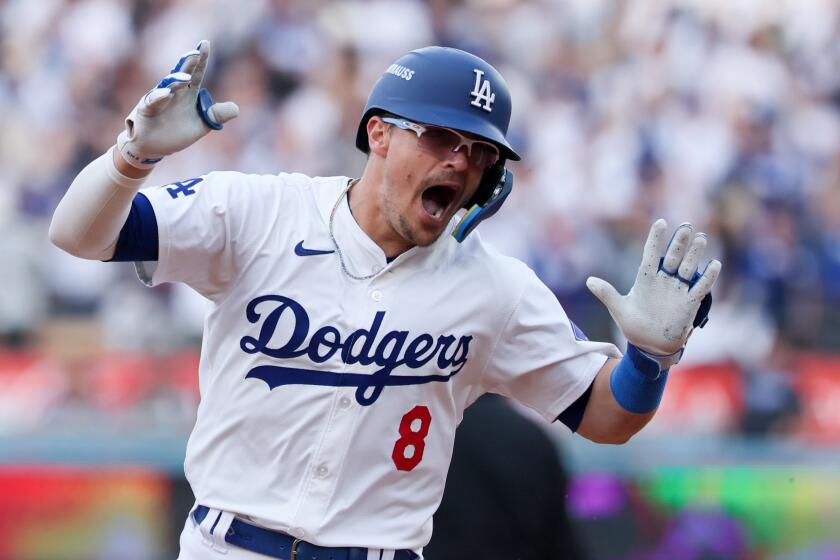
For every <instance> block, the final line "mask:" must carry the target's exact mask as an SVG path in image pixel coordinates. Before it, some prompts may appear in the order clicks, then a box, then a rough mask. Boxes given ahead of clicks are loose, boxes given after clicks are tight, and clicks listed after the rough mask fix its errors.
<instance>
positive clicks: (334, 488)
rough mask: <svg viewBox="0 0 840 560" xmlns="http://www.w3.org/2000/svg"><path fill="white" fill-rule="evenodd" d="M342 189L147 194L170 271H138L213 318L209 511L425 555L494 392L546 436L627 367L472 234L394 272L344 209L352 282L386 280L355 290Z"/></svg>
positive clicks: (235, 178)
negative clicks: (616, 366)
mask: <svg viewBox="0 0 840 560" xmlns="http://www.w3.org/2000/svg"><path fill="white" fill-rule="evenodd" d="M348 180H349V179H348V178H347V177H328V178H310V177H306V176H304V175H299V174H281V175H272V176H257V175H245V174H241V173H234V172H217V173H211V174H209V175H206V176H204V177H201V178H197V179H191V180H188V181H182V182H179V183H175V184H171V185H165V186H163V187H159V188H152V189H146V190H144V191H143V193H144V194H145V195H146V196H147V197H148V198H149V200H150V201H151V203H152V206H153V207H154V210H155V214H156V217H157V222H158V229H159V261H158V264H157V266H156V269H155V270H154V272H153V273H152V274H148V273H147V272H146V271H145V270H144V269H143V267H142V266H141V264H142V263H139V264H138V271H139V272H140V274H141V277H143V276H144V275H145V276H146V278H145V280H146V282H147V283H148V284H150V285H157V284H160V283H161V282H185V283H186V284H188V285H190V286H191V287H193V288H194V289H195V290H197V291H198V292H200V293H201V294H203V295H204V296H206V297H207V298H209V299H210V300H211V301H212V302H213V304H214V305H213V306H212V310H211V311H210V313H209V314H208V316H207V318H206V322H205V327H204V340H203V345H202V351H201V365H200V366H199V386H200V393H201V403H200V405H199V408H198V416H197V421H196V425H195V428H194V430H193V432H192V434H191V436H190V439H189V443H188V446H187V455H186V465H185V470H186V475H187V478H188V480H189V482H190V485H191V486H192V489H193V491H194V493H195V496H196V499H197V500H198V502H199V503H201V504H203V505H206V506H208V507H212V508H216V509H221V510H226V511H230V512H234V513H236V514H237V515H241V516H243V517H247V518H250V519H251V520H252V521H254V522H256V523H257V524H260V525H262V526H265V527H268V528H270V529H275V530H280V531H284V532H286V533H289V534H290V535H292V536H294V537H297V538H301V539H305V540H308V541H310V542H312V543H315V544H318V545H322V546H359V547H377V548H391V549H413V550H415V551H418V552H419V550H420V549H421V548H422V547H423V546H424V545H425V544H426V543H427V542H428V541H429V539H430V538H431V532H432V514H433V513H434V512H435V510H436V509H437V506H438V504H439V502H440V499H441V495H442V493H443V488H444V482H445V478H446V473H447V469H448V467H449V462H450V458H451V455H452V444H453V440H454V436H455V428H456V426H457V425H458V423H459V422H460V420H461V418H462V414H463V412H464V409H465V408H466V407H467V406H468V405H469V404H470V403H472V402H473V401H475V400H476V399H477V398H478V397H479V396H480V395H481V394H482V393H485V392H488V391H492V392H496V393H500V394H502V395H506V396H509V397H512V398H514V399H516V400H517V401H519V402H521V403H523V404H525V405H527V406H529V407H531V408H533V409H534V410H536V411H538V412H539V413H540V414H542V415H543V416H544V417H545V418H546V419H547V420H549V421H551V420H554V419H555V418H556V417H557V416H558V415H559V414H560V413H561V412H563V411H564V410H565V409H566V408H567V407H568V406H569V405H570V404H571V403H572V402H574V401H575V400H576V399H577V398H578V397H579V396H580V395H581V394H582V393H583V392H584V391H585V390H586V389H587V388H588V386H589V385H590V383H591V382H592V380H593V378H594V376H595V374H596V373H597V372H598V370H599V369H600V368H601V366H602V365H603V364H604V362H605V360H606V359H607V357H608V356H613V357H619V356H620V354H619V353H618V351H617V349H616V348H615V347H614V346H613V345H611V344H605V343H598V342H589V341H586V340H581V339H579V338H577V337H576V336H575V332H576V331H575V330H574V329H573V326H572V323H571V322H570V321H569V319H568V318H567V317H566V314H565V313H564V311H563V309H562V308H561V307H560V305H559V303H558V302H557V299H556V298H555V297H554V295H553V294H552V293H551V292H550V291H549V290H548V289H547V288H546V287H545V286H544V285H543V284H542V283H541V282H540V281H539V280H538V279H537V277H536V276H535V274H534V273H533V272H532V271H531V270H530V269H529V268H527V267H526V266H525V265H524V264H522V263H521V262H519V261H517V260H515V259H512V258H509V257H505V256H503V255H500V254H499V253H497V252H495V251H494V250H493V249H492V248H491V247H489V246H488V245H486V244H485V243H483V242H482V240H481V238H480V236H478V235H477V234H476V233H473V234H472V235H471V236H470V237H469V238H468V239H467V240H466V241H464V242H463V243H462V244H459V243H457V242H456V241H455V240H454V239H453V238H452V237H451V236H450V235H449V234H448V232H445V233H444V235H442V236H441V237H440V238H439V239H438V240H437V241H436V242H435V243H434V244H433V245H432V246H429V247H425V248H421V247H415V248H413V249H411V250H409V251H407V252H406V253H404V254H402V255H400V256H399V257H398V258H396V259H395V260H394V261H393V262H391V263H390V264H387V262H386V258H385V255H384V253H383V252H382V250H381V249H380V248H379V247H378V246H377V245H376V244H375V243H374V242H373V241H372V240H371V239H370V238H369V237H367V235H366V234H365V233H364V232H363V231H362V229H361V228H360V227H359V225H358V224H357V223H356V221H355V219H354V218H353V216H352V214H351V213H350V208H349V205H348V203H347V201H346V200H344V201H342V203H341V204H340V206H339V208H338V211H337V212H336V214H335V220H334V222H335V223H334V231H335V238H336V240H337V243H338V245H339V247H340V249H341V251H342V254H343V255H344V258H345V260H346V262H347V267H348V269H349V270H350V271H352V272H353V273H354V274H355V275H358V276H363V275H366V274H369V273H371V272H372V271H377V270H379V269H382V272H381V273H380V274H378V275H376V276H375V277H373V278H371V279H368V280H354V279H352V278H350V277H349V276H347V275H346V274H345V273H344V272H342V269H341V267H340V265H339V257H338V254H337V253H336V252H335V247H334V245H333V242H332V241H331V239H330V235H329V230H328V224H329V219H330V213H331V211H332V209H333V207H334V206H335V204H336V202H337V200H338V198H339V196H340V194H341V192H342V190H343V189H344V188H345V186H346V185H347V184H348ZM454 223H455V222H454V221H453V224H451V225H450V228H451V227H453V226H454ZM383 267H384V268H383ZM577 332H579V331H577ZM580 338H582V337H580ZM486 437H488V438H493V434H492V433H488V434H486Z"/></svg>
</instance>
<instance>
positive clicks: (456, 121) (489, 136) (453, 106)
mask: <svg viewBox="0 0 840 560" xmlns="http://www.w3.org/2000/svg"><path fill="white" fill-rule="evenodd" d="M510 110H511V101H510V92H509V91H508V87H507V84H506V83H505V80H504V79H503V78H502V76H501V74H499V72H498V71H497V70H496V69H495V68H493V67H492V66H490V65H489V64H488V63H487V62H485V61H484V60H482V59H481V58H479V57H477V56H475V55H472V54H470V53H467V52H464V51H461V50H458V49H453V48H447V47H425V48H422V49H417V50H414V51H411V52H410V53H408V54H406V55H404V56H402V57H400V58H399V59H397V61H396V62H394V64H392V65H391V66H389V67H388V69H387V70H386V71H385V73H384V74H382V77H381V78H379V81H378V82H376V85H374V87H373V91H371V93H370V96H369V97H368V100H367V104H366V105H365V111H364V114H363V116H362V120H361V122H360V123H359V129H358V132H357V134H356V147H357V148H359V149H360V150H362V151H363V152H365V153H368V151H369V149H370V147H369V146H368V137H367V122H368V120H370V118H371V117H372V116H374V115H376V114H382V113H391V114H394V115H399V116H401V117H405V118H406V119H409V120H413V121H417V122H419V123H424V124H432V125H438V126H443V127H447V128H454V129H457V130H460V131H463V132H469V133H472V134H475V135H476V136H480V137H481V138H484V139H486V140H489V141H491V142H493V143H494V144H496V145H498V146H499V151H500V152H501V155H502V158H505V159H512V160H519V159H520V158H519V154H517V153H516V152H515V151H514V150H513V148H512V147H511V146H510V144H509V143H508V141H507V138H506V135H507V130H508V124H509V123H510Z"/></svg>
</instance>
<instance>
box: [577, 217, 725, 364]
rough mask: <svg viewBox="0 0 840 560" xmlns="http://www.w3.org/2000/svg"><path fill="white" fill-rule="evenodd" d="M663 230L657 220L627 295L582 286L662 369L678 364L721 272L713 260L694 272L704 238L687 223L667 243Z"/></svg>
mask: <svg viewBox="0 0 840 560" xmlns="http://www.w3.org/2000/svg"><path fill="white" fill-rule="evenodd" d="M667 227H668V224H667V223H666V222H665V220H662V219H659V220H657V221H656V222H654V224H653V226H652V227H651V229H650V234H649V235H648V238H647V242H646V243H645V249H644V254H643V256H642V264H641V266H640V267H639V272H638V273H637V274H636V282H635V283H634V284H633V287H632V288H631V289H630V292H629V293H628V294H627V295H625V296H622V295H621V294H619V293H618V292H617V291H616V289H615V288H613V287H612V285H610V284H609V283H608V282H606V281H604V280H601V279H600V278H595V277H594V276H591V277H589V278H588V279H587V280H586V287H587V288H589V290H590V291H591V292H592V293H593V294H595V297H597V298H598V299H599V300H601V303H603V304H604V305H605V306H606V308H607V309H608V310H609V312H610V315H612V318H613V320H614V321H615V322H616V324H617V325H618V326H619V328H620V329H621V332H622V333H624V336H625V337H626V338H627V340H628V341H629V342H630V343H631V344H633V345H634V346H636V347H637V348H639V349H640V350H643V351H644V352H645V353H647V354H648V355H650V356H651V357H653V358H655V359H657V361H659V363H660V366H661V367H662V368H663V369H664V368H667V367H670V366H671V365H673V364H675V363H677V362H678V361H679V358H680V356H681V355H682V350H683V348H684V346H685V343H686V341H687V340H688V337H689V336H690V335H691V332H692V331H693V327H694V324H696V322H695V316H697V311H698V309H699V308H700V303H701V302H702V301H703V298H704V297H706V296H707V295H708V294H709V293H710V292H711V290H712V286H714V284H715V281H716V280H717V277H718V274H720V268H721V264H720V261H718V260H713V261H711V262H710V263H709V264H708V265H707V266H706V268H705V270H704V271H703V273H702V274H698V273H697V265H698V263H699V261H700V259H701V258H702V256H703V252H704V251H705V249H706V234H705V233H697V234H694V229H693V227H692V225H691V224H682V225H681V226H679V227H678V228H677V230H676V232H675V233H674V235H673V236H672V237H671V240H670V242H667V237H666V235H665V231H666V229H667ZM663 254H664V258H663Z"/></svg>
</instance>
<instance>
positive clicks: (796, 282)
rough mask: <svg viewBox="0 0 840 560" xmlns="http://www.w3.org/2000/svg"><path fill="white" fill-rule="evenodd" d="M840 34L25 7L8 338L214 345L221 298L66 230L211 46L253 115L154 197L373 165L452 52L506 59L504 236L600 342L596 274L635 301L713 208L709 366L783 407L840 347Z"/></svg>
mask: <svg viewBox="0 0 840 560" xmlns="http://www.w3.org/2000/svg"><path fill="white" fill-rule="evenodd" d="M838 32H840V2H838V1H837V0H808V1H798V0H778V1H773V2H767V1H764V0H730V1H727V2H724V1H722V0H623V1H618V0H426V1H419V0H342V1H337V0H336V1H327V0H307V1H291V0H288V1H283V0H247V1H236V0H39V1H38V2H30V1H27V0H7V1H6V2H4V3H2V4H0V34H2V37H3V41H2V43H0V122H2V123H3V126H2V127H0V166H2V169H3V171H4V172H3V173H2V175H0V256H2V257H3V262H5V263H6V264H5V265H4V266H3V267H2V268H0V280H2V286H3V289H2V290H0V341H1V342H2V345H4V346H9V347H13V348H23V349H30V348H40V347H42V346H43V345H45V342H44V340H45V339H46V338H48V337H47V336H45V335H44V333H45V331H48V328H47V326H48V325H50V324H51V323H54V322H55V321H59V320H61V321H64V320H68V318H70V320H73V321H87V322H89V323H91V324H93V325H94V326H95V327H96V331H97V333H98V334H97V336H94V337H91V338H92V339H93V342H90V343H89V344H90V348H91V350H90V351H91V352H99V351H102V352H111V351H121V352H147V351H152V350H153V351H154V352H156V353H166V352H175V351H178V350H179V349H182V348H184V347H192V348H194V347H195V346H196V345H197V343H198V341H199V340H200V336H201V327H202V317H203V314H204V311H205V309H206V304H205V302H204V301H203V300H201V299H200V298H199V297H198V296H196V295H195V294H193V293H192V292H190V291H189V290H188V289H187V288H184V287H182V286H164V287H161V288H157V289H154V290H149V289H147V288H144V287H142V286H141V284H140V283H139V282H138V281H137V279H136V277H135V274H134V270H133V267H132V266H131V265H128V264H111V265H105V264H102V263H95V262H85V261H81V260H79V259H76V258H74V257H70V256H68V255H65V254H63V253H61V252H60V251H59V250H58V249H55V248H54V247H52V246H51V245H50V244H49V242H48V239H47V228H48V224H49V220H50V218H51V215H52V211H53V209H54V208H55V206H56V204H57V203H58V200H59V199H60V197H61V196H62V194H63V193H64V191H65V190H66V189H67V187H68V185H69V184H70V182H71V181H72V179H73V177H74V176H75V175H76V174H77V173H78V172H79V171H80V170H81V169H82V168H83V167H84V166H85V165H86V164H87V163H88V162H90V161H91V160H92V159H94V158H95V157H97V156H98V155H99V154H101V153H102V152H104V151H105V150H106V149H108V148H109V147H110V146H111V145H112V144H113V143H114V142H115V139H116V136H117V134H118V133H119V132H120V130H121V129H122V127H123V119H124V118H125V116H126V114H127V113H128V112H129V111H130V110H131V108H132V107H133V106H134V104H135V103H136V102H137V100H138V99H139V97H140V96H141V95H142V94H143V93H144V92H145V91H146V90H147V89H149V88H150V87H151V86H152V85H154V84H155V83H156V82H157V81H158V80H159V79H160V78H161V77H162V76H164V75H165V74H166V73H168V71H169V69H170V68H172V66H173V65H174V63H175V62H176V61H177V60H178V57H179V56H180V54H181V53H183V52H185V51H187V50H189V49H191V48H193V47H194V46H195V45H196V43H197V42H198V41H199V40H200V39H202V38H207V39H210V41H211V44H212V55H211V66H210V68H209V71H208V75H207V79H206V84H205V85H206V86H207V87H209V88H210V90H211V91H212V92H213V95H214V97H215V98H216V99H219V100H233V101H235V102H236V103H238V104H239V106H240V108H241V115H240V116H239V118H237V119H235V120H234V121H232V122H231V123H230V124H228V125H226V126H225V129H224V131H223V132H221V133H213V134H210V135H208V137H206V138H205V139H203V140H202V141H201V142H200V143H199V144H198V145H196V146H194V147H192V148H190V149H189V150H187V151H185V152H182V153H180V154H177V155H175V156H172V157H169V158H166V159H165V160H164V161H163V162H162V163H161V164H159V165H158V166H157V169H156V170H155V171H154V172H153V174H152V176H151V178H150V180H149V181H148V183H147V184H148V185H154V184H164V183H169V182H173V181H176V180H179V179H183V178H188V177H195V176H198V175H200V174H202V173H205V172H208V171H211V170H215V169H233V170H240V171H246V172H252V173H277V172H280V171H298V172H303V173H307V174H310V175H331V174H342V175H349V176H358V175H359V173H360V172H361V169H362V166H363V164H364V156H363V155H362V154H360V153H359V152H358V151H356V149H355V147H354V142H353V138H354V135H355V131H356V127H357V125H358V120H359V117H360V114H361V110H362V108H363V106H364V102H365V99H366V96H367V93H368V91H369V90H370V88H371V86H372V85H373V83H374V81H375V80H376V79H377V78H378V76H379V75H380V74H381V73H382V72H383V70H384V69H385V68H387V66H388V65H389V64H390V63H391V62H392V61H393V60H394V59H395V58H397V57H398V56H400V55H401V54H403V53H404V52H406V51H407V50H410V49H412V48H416V47H421V46H425V45H429V44H442V45H448V46H454V47H458V48H462V49H465V50H468V51H471V52H473V53H475V54H478V55H480V56H482V57H484V58H485V59H487V60H488V61H490V62H491V63H492V64H494V65H495V66H496V67H497V68H499V70H500V71H501V72H502V74H503V75H504V76H505V77H506V79H507V81H508V84H509V86H510V88H511V91H512V94H513V99H514V110H513V120H512V125H511V130H510V138H511V141H512V143H513V145H514V146H515V147H516V148H517V149H518V150H519V151H520V153H522V154H523V155H524V157H523V161H522V162H519V163H515V164H511V165H510V167H511V168H512V169H513V171H514V173H515V177H516V186H515V189H514V191H513V194H512V195H511V197H510V198H509V200H508V202H507V203H506V204H505V207H504V209H503V210H502V211H501V212H500V213H499V214H497V215H496V216H495V217H494V218H493V219H492V220H489V221H488V222H485V223H484V224H482V226H481V228H480V229H479V232H480V233H481V235H483V236H484V237H485V238H488V239H490V240H491V241H493V242H494V243H496V245H497V246H498V247H499V248H500V249H501V250H502V251H503V252H506V253H509V254H512V255H514V256H517V257H519V258H521V259H523V260H525V261H526V262H528V263H529V264H530V265H531V266H532V267H533V268H534V269H535V270H536V271H537V273H538V274H539V275H540V276H541V278H542V279H543V280H544V281H545V282H546V283H547V284H548V285H549V286H550V287H551V288H552V290H554V292H555V293H556V294H557V296H558V298H559V299H560V300H561V302H562V303H563V304H564V306H565V307H566V309H567V311H568V313H569V315H570V316H571V317H572V318H573V319H574V320H575V321H576V322H577V323H578V324H580V325H581V327H582V328H583V329H584V331H586V332H587V334H588V335H589V336H590V338H600V339H605V338H606V339H615V338H616V337H617V333H615V332H614V331H613V328H612V326H611V325H612V323H611V321H610V319H609V316H608V315H607V314H606V313H605V311H604V310H603V309H602V307H601V306H600V304H599V303H598V302H597V301H596V300H595V299H594V297H592V296H591V295H590V294H589V293H588V292H587V291H586V288H585V287H584V281H585V279H586V277H587V276H588V275H590V274H594V275H598V276H601V277H603V278H606V279H608V280H610V281H612V282H613V283H614V284H615V285H616V286H617V287H618V288H619V289H620V290H623V291H624V290H627V289H629V287H630V285H631V284H632V280H633V278H634V276H635V271H636V268H637V266H638V261H639V257H640V254H641V244H642V243H643V241H644V239H645V237H646V234H647V230H648V228H649V225H650V223H651V222H652V221H653V220H654V219H656V218H657V217H665V218H666V219H668V221H669V223H670V224H672V225H676V224H678V223H680V222H682V221H691V222H692V223H694V224H695V226H696V228H697V229H698V230H702V231H705V232H707V233H708V234H709V236H710V240H711V244H710V248H709V250H708V257H709V258H712V257H715V258H719V259H721V260H722V261H723V263H724V268H723V275H722V278H721V280H720V281H719V282H718V287H717V288H716V291H715V294H714V297H715V300H716V301H715V305H714V307H713V310H712V317H711V322H710V326H709V327H708V328H707V329H704V330H701V331H698V332H697V333H695V334H694V336H693V338H692V341H691V344H690V346H689V351H688V352H687V354H686V362H688V363H702V362H710V363H720V362H732V363H735V364H737V365H738V367H740V368H742V369H743V371H744V372H745V375H746V377H745V379H746V380H747V382H750V383H756V384H757V386H758V388H757V389H756V390H755V391H751V392H750V394H751V395H753V397H754V398H755V399H758V400H759V401H760V402H759V403H758V404H757V406H771V407H772V406H773V405H774V404H773V403H779V402H782V401H784V399H785V398H787V397H786V395H787V393H786V392H787V391H788V388H787V381H786V376H785V372H784V369H785V367H786V364H787V363H788V362H789V360H788V359H787V357H789V356H790V354H791V352H795V351H799V350H802V349H806V350H827V351H835V352H836V351H837V350H838V349H840V71H838V68H840V42H838V41H837V40H836V37H837V35H838ZM780 371H781V373H779V372H780ZM754 372H760V373H761V374H760V375H753V373H754ZM764 374H766V375H764ZM0 398H2V397H0ZM762 399H763V400H762ZM780 399H781V400H780ZM784 402H787V401H784ZM785 406H788V405H787V404H786V405H785ZM794 408H795V407H794Z"/></svg>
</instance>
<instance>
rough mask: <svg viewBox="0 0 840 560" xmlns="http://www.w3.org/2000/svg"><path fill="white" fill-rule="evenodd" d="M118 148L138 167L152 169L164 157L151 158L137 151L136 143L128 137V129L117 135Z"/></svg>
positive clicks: (126, 158)
mask: <svg viewBox="0 0 840 560" xmlns="http://www.w3.org/2000/svg"><path fill="white" fill-rule="evenodd" d="M117 150H118V151H119V152H120V155H121V156H122V158H123V159H124V160H125V161H126V162H127V163H128V164H129V165H130V166H132V167H136V168H137V169H151V168H153V167H154V166H155V164H156V163H158V162H159V161H160V160H162V159H163V156H160V157H155V158H150V157H146V156H144V155H142V154H140V153H137V151H136V150H135V148H134V143H133V142H132V141H131V140H129V139H128V133H126V131H122V132H121V133H120V135H119V136H118V137H117Z"/></svg>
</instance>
